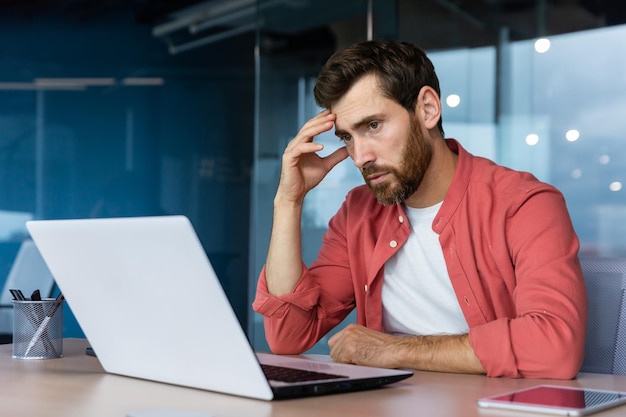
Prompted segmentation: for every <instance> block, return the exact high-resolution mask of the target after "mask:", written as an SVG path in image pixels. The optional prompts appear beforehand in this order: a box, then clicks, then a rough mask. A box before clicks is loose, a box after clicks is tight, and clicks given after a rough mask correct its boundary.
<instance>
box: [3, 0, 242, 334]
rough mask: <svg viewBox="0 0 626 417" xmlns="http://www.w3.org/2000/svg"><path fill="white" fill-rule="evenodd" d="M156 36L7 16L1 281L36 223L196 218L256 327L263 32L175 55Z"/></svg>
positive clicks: (95, 22)
mask: <svg viewBox="0 0 626 417" xmlns="http://www.w3.org/2000/svg"><path fill="white" fill-rule="evenodd" d="M84 7H88V5H85V6H84ZM111 7H113V6H111ZM151 31H152V26H151V25H150V24H144V23H138V22H137V20H136V15H135V13H134V10H132V9H131V8H121V9H114V10H108V9H107V12H103V13H101V14H97V15H93V16H92V17H90V18H79V17H76V16H74V15H71V14H64V13H59V12H58V11H57V13H48V12H42V13H41V14H37V15H36V16H22V15H19V14H8V12H5V14H0V46H1V47H0V49H1V50H2V65H0V266H1V268H2V271H1V272H2V273H1V275H0V276H1V277H2V278H3V279H4V277H6V274H7V273H8V271H9V269H10V267H11V265H12V263H13V259H14V257H15V254H16V253H17V250H18V248H19V246H20V244H21V242H22V240H23V239H24V238H26V237H27V236H26V230H25V228H24V221H25V220H27V219H57V218H80V217H111V216H135V215H153V214H184V215H186V216H188V217H189V218H190V220H191V221H192V223H193V224H194V226H195V227H196V229H197V231H198V234H199V236H200V239H201V241H202V243H203V245H204V248H205V250H206V252H207V254H208V255H209V257H210V259H211V260H212V262H213V264H214V267H215V269H216V271H217V272H218V275H219V277H220V279H221V281H222V284H223V286H224V288H225V291H226V293H227V294H228V295H229V297H230V299H231V302H232V304H233V307H234V308H235V310H236V312H237V315H238V317H239V319H240V321H241V322H242V324H244V325H245V322H246V318H247V313H248V306H249V302H248V299H247V287H248V285H247V274H248V267H247V262H248V240H247V236H248V228H249V201H250V197H249V196H250V177H251V166H252V149H253V117H254V111H253V108H254V34H253V32H249V33H247V34H242V35H240V36H238V37H234V38H232V39H230V40H229V41H228V42H226V43H224V42H222V43H214V44H211V45H205V46H204V47H203V48H199V49H196V50H195V51H188V52H187V53H180V54H171V53H170V51H169V50H168V47H167V45H166V44H165V43H164V42H162V41H161V40H160V39H158V38H156V37H154V36H153V35H152V33H151ZM231 48H235V50H237V51H240V53H237V54H232V53H230V51H231ZM176 279H177V277H172V281H173V283H174V282H175V280H176ZM183 290H184V291H193V289H191V288H189V289H183ZM27 295H30V294H27ZM8 307H9V308H10V306H8ZM69 312H70V313H71V311H69ZM66 317H70V319H68V323H67V325H66V329H65V335H66V336H68V337H71V336H79V335H81V331H80V328H78V327H77V326H76V324H75V323H74V322H73V321H72V320H71V314H66Z"/></svg>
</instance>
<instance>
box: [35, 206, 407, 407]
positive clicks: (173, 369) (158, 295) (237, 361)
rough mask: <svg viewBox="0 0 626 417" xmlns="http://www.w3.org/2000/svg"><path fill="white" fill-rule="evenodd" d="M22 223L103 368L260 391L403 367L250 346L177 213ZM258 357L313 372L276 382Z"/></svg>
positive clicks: (375, 381)
mask: <svg viewBox="0 0 626 417" xmlns="http://www.w3.org/2000/svg"><path fill="white" fill-rule="evenodd" d="M26 226H27V228H28V230H29V232H30V234H31V236H32V238H33V240H34V241H35V244H36V245H37V247H38V248H39V251H40V252H41V255H42V256H43V258H44V260H45V261H46V263H47V265H48V267H49V268H50V271H51V272H52V274H53V276H54V278H55V280H56V283H57V285H58V286H59V288H60V289H61V291H62V292H63V294H64V296H65V299H66V300H67V303H68V304H69V306H70V307H71V309H72V311H73V313H74V315H75V316H76V319H77V321H78V323H79V325H80V326H81V328H82V330H83V332H84V333H85V336H86V337H87V339H88V341H89V343H90V345H91V347H92V348H93V349H94V351H95V353H96V354H97V356H98V359H99V360H100V363H101V364H102V367H103V368H104V369H105V371H107V372H110V373H113V374H119V375H125V376H130V377H136V378H142V379H148V380H153V381H159V382H165V383H170V384H176V385H182V386H187V387H193V388H199V389H205V390H209V391H216V392H221V393H227V394H233V395H239V396H244V397H251V398H257V399H262V400H273V399H281V398H295V397H301V396H309V395H319V394H327V393H335V392H346V391H354V390H361V389H369V388H374V387H378V386H381V385H384V384H389V383H392V382H396V381H400V380H402V379H405V378H408V377H409V376H411V375H412V372H410V371H405V370H390V369H377V368H370V367H359V366H354V365H347V364H337V363H332V362H329V361H318V360H309V359H302V358H294V357H287V356H279V355H273V354H269V353H257V352H255V351H254V350H253V349H252V347H251V345H250V343H249V341H248V339H247V337H246V335H245V333H244V332H243V329H242V328H241V326H240V324H239V321H238V320H237V318H236V316H235V313H234V311H233V309H232V307H231V305H230V303H229V301H228V299H227V297H226V295H225V293H224V291H223V289H222V287H221V285H220V283H219V280H218V279H217V276H216V275H215V272H214V270H213V268H212V266H211V264H210V262H209V259H208V258H207V256H206V253H205V251H204V249H203V247H202V245H201V243H200V241H199V239H198V237H197V235H196V232H195V231H194V229H193V226H192V225H191V222H190V221H189V220H188V219H187V218H186V217H184V216H155V217H129V218H118V219H110V218H109V219H77V220H39V221H29V222H27V223H26ZM267 365H272V366H274V367H279V369H280V368H284V367H287V368H297V369H300V370H304V371H308V372H310V373H315V374H309V376H307V377H306V378H305V379H308V380H304V381H297V380H296V381H293V382H285V381H278V380H276V378H277V377H269V378H268V377H266V375H265V373H264V368H269V366H267ZM311 375H313V376H311ZM281 379H283V378H281Z"/></svg>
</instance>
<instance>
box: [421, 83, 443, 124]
mask: <svg viewBox="0 0 626 417" xmlns="http://www.w3.org/2000/svg"><path fill="white" fill-rule="evenodd" d="M415 112H416V114H419V115H420V117H421V119H422V123H423V125H424V127H425V128H426V129H428V130H431V129H437V123H439V119H440V118H441V100H440V99H439V95H438V94H437V92H436V91H435V90H434V89H433V88H432V87H429V86H424V87H422V89H421V90H420V92H419V94H418V95H417V101H416V103H415Z"/></svg>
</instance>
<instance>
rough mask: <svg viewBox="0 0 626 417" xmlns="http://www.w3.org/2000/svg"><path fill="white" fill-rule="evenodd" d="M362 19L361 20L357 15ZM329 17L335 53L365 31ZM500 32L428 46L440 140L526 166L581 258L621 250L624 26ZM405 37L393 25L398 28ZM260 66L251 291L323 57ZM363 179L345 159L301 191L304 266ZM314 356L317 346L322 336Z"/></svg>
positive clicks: (263, 57) (624, 250)
mask: <svg viewBox="0 0 626 417" xmlns="http://www.w3.org/2000/svg"><path fill="white" fill-rule="evenodd" d="M401 14H402V13H401ZM366 16H367V15H366V14H365V15H363V16H359V18H361V19H363V20H365V21H366V20H367V17H366ZM327 18H328V23H327V26H328V27H330V28H331V29H332V34H333V35H334V36H335V39H336V42H335V44H334V46H335V47H336V48H339V47H341V46H344V45H346V44H350V43H352V42H355V41H359V40H364V39H366V38H367V31H366V30H365V27H366V24H363V25H362V26H361V32H359V31H358V30H354V26H353V27H352V29H353V30H352V31H350V32H349V33H350V35H347V34H346V35H345V36H344V32H343V31H342V30H341V29H343V28H345V27H346V26H347V23H346V22H343V21H341V19H338V20H334V19H335V17H334V16H332V15H330V16H327ZM406 19H407V18H406V16H403V17H402V18H400V22H402V21H406ZM450 24H451V25H452V23H450ZM356 26H357V27H358V25H356ZM506 29H507V28H502V30H500V31H495V32H494V33H493V34H492V36H491V38H490V42H485V43H487V44H488V45H485V46H476V47H449V48H441V49H437V48H434V49H427V52H428V53H429V56H430V57H431V59H432V60H433V62H434V64H435V67H436V69H437V72H438V74H439V78H440V81H441V88H442V100H443V101H444V111H443V120H444V129H445V132H446V136H447V137H454V138H456V139H458V140H459V141H460V142H461V143H462V144H463V145H464V146H465V147H466V148H467V149H468V150H469V151H470V152H472V153H474V154H476V155H480V156H485V157H487V158H490V159H492V160H494V161H496V162H498V163H500V164H502V165H506V166H509V167H511V168H514V169H519V170H525V171H530V172H532V173H533V174H534V175H536V176H537V177H538V178H539V179H541V180H543V181H546V182H549V183H551V184H553V185H555V186H556V187H557V188H559V189H561V190H562V191H563V193H564V195H565V198H566V200H567V204H568V207H569V209H570V212H571V216H572V219H573V222H574V226H575V229H576V231H577V233H578V234H579V237H580V240H581V244H582V253H586V254H589V253H592V254H598V255H614V256H615V255H619V256H626V241H624V239H622V236H624V234H625V232H626V231H625V230H623V229H624V228H623V227H622V226H621V225H622V223H624V222H623V221H622V220H623V219H625V218H626V211H625V210H624V205H625V204H626V197H625V196H624V192H626V191H624V190H623V185H624V181H625V178H624V175H626V170H625V168H624V167H625V166H626V162H625V161H624V160H623V159H624V158H625V157H626V155H625V153H626V119H625V118H624V117H621V115H622V114H626V108H625V107H626V104H625V103H624V97H626V76H625V74H626V63H624V60H623V59H622V58H621V52H620V51H623V50H626V44H625V43H626V26H623V25H622V26H614V27H611V28H601V29H594V30H585V31H578V32H575V33H565V34H559V35H554V36H550V37H547V38H546V39H547V41H545V40H544V41H542V42H537V41H538V39H539V38H538V37H537V36H527V37H526V38H525V39H516V38H515V36H512V34H511V32H510V31H508V30H506ZM406 32H407V31H404V30H403V29H402V27H400V33H405V34H406ZM531 32H532V31H531ZM359 33H360V35H359ZM261 36H263V34H262V32H261ZM516 36H517V37H519V34H517V35H516ZM402 40H408V41H412V42H415V43H417V44H421V42H420V41H421V40H422V39H420V38H411V37H410V36H408V35H407V36H405V37H404V38H402ZM459 44H463V42H459ZM329 49H332V45H329ZM327 52H328V51H325V53H327ZM321 55H323V54H321ZM321 55H320V56H318V58H322V56H321ZM281 58H282V61H281V62H285V61H288V60H287V58H286V57H284V56H283V57H281ZM292 58H294V56H292ZM258 62H259V67H258V68H257V70H258V72H259V82H258V91H257V94H258V100H259V107H258V108H259V112H260V113H259V114H258V115H257V123H258V131H257V145H256V146H257V147H256V151H255V152H256V154H255V164H256V165H255V171H254V175H255V176H254V184H253V190H254V192H255V197H254V198H253V206H252V207H253V216H254V217H253V222H252V238H253V239H252V242H251V244H252V247H251V256H252V260H251V263H250V265H251V273H250V286H251V293H250V297H251V298H253V296H254V289H255V287H256V279H257V277H258V273H259V271H260V269H261V267H262V265H263V263H264V260H265V256H266V253H267V243H268V240H269V232H270V228H271V221H272V202H273V196H274V192H275V189H276V186H277V183H278V178H279V173H280V158H281V154H282V150H283V149H284V147H285V146H286V144H287V143H288V141H289V140H290V139H291V138H292V137H293V136H294V135H295V134H296V133H297V131H298V129H299V127H300V126H301V125H302V124H303V123H304V122H305V121H306V120H307V119H308V118H310V117H312V116H313V115H314V114H316V113H317V112H318V111H319V110H320V109H319V108H317V107H316V106H315V104H314V102H313V99H312V97H311V95H312V89H313V85H314V82H315V75H316V73H317V71H318V70H319V67H320V66H321V62H318V61H316V60H313V61H310V62H309V63H308V65H304V66H303V65H288V66H285V67H280V68H277V66H276V65H275V64H276V59H275V57H273V56H271V55H269V54H266V53H264V52H263V50H260V54H259V60H258ZM294 62H298V61H297V60H294ZM316 66H317V67H316ZM317 140H318V141H320V142H322V143H324V144H325V151H324V153H328V152H331V151H332V150H334V149H336V147H337V146H339V143H338V141H337V139H336V138H335V137H334V135H332V134H331V133H328V134H323V135H320V137H319V138H318V139H317ZM361 183H362V178H361V176H360V174H359V172H358V171H357V170H356V169H355V168H354V166H353V165H352V162H351V160H349V159H348V160H346V161H344V162H342V163H341V164H340V165H338V166H337V167H336V168H335V169H334V170H333V171H332V172H331V174H330V175H328V177H327V178H325V179H324V181H323V182H322V183H321V184H320V185H319V186H318V187H317V188H316V189H314V190H313V191H311V192H310V193H309V194H308V195H307V198H306V200H305V206H304V215H303V219H302V228H303V259H304V261H305V262H306V263H307V264H309V263H310V262H311V261H312V260H313V259H315V257H316V255H317V251H318V250H319V246H320V243H321V237H322V235H323V234H324V232H325V231H326V228H327V222H328V220H329V219H330V217H331V216H332V215H333V214H334V213H335V211H336V210H337V209H338V208H339V205H340V204H341V202H342V201H343V199H344V197H345V194H346V193H347V191H348V190H350V189H351V188H353V187H354V186H356V185H359V184H361ZM251 314H252V317H251V324H250V326H251V328H250V334H251V337H252V339H253V342H254V344H255V347H257V348H259V349H263V348H266V344H265V340H264V336H263V329H262V320H261V318H260V317H259V316H258V315H255V314H254V313H251ZM350 320H351V317H350V318H349V319H348V321H350ZM312 351H313V352H321V353H326V352H327V346H326V339H324V340H322V341H321V342H320V343H318V344H317V345H316V346H315V347H314V348H313V349H312Z"/></svg>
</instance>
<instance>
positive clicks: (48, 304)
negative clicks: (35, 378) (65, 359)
mask: <svg viewBox="0 0 626 417" xmlns="http://www.w3.org/2000/svg"><path fill="white" fill-rule="evenodd" d="M63 303H64V300H63V299H60V300H55V299H52V298H44V299H43V300H41V301H28V300H25V301H22V300H13V357H14V358H18V359H52V358H60V357H62V356H63Z"/></svg>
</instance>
